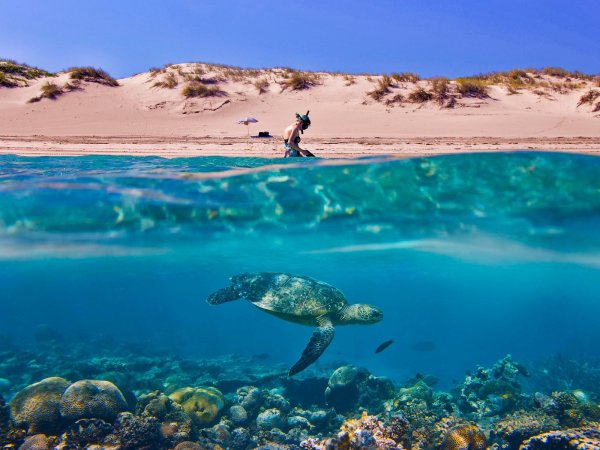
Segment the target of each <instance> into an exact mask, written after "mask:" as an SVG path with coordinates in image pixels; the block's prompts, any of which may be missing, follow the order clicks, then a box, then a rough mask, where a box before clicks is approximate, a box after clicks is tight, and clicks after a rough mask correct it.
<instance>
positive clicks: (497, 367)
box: [457, 355, 529, 420]
mask: <svg viewBox="0 0 600 450" xmlns="http://www.w3.org/2000/svg"><path fill="white" fill-rule="evenodd" d="M520 376H529V373H528V372H527V370H526V369H525V368H524V367H523V366H522V365H521V364H518V363H516V362H514V361H513V360H512V358H511V356H510V355H507V356H506V357H505V358H503V359H502V360H500V361H498V362H497V363H496V364H494V366H493V367H492V368H491V369H485V368H483V367H478V368H477V370H476V371H475V373H474V374H468V375H467V377H466V378H465V381H464V382H463V384H462V386H460V387H459V388H458V389H457V391H458V392H457V397H458V407H459V408H460V410H461V411H462V412H463V413H464V414H466V415H468V416H469V417H470V418H471V419H473V420H480V419H481V418H483V417H485V416H499V415H502V414H507V413H510V412H512V411H516V410H517V409H518V408H519V407H520V406H522V405H523V403H524V400H525V399H524V398H523V396H522V395H521V391H522V387H521V383H520V380H519V378H520Z"/></svg>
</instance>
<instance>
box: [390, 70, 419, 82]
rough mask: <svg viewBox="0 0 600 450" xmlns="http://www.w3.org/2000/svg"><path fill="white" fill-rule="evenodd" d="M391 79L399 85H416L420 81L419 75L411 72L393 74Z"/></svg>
mask: <svg viewBox="0 0 600 450" xmlns="http://www.w3.org/2000/svg"><path fill="white" fill-rule="evenodd" d="M392 78H393V79H394V80H395V81H398V82H399V83H416V82H417V81H419V80H420V79H421V77H420V76H419V75H417V74H416V73H411V72H403V73H393V74H392Z"/></svg>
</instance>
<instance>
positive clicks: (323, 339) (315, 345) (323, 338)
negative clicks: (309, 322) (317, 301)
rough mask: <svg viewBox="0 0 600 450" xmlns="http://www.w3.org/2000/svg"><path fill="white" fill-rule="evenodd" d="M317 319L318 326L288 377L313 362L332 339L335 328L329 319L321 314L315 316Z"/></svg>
mask: <svg viewBox="0 0 600 450" xmlns="http://www.w3.org/2000/svg"><path fill="white" fill-rule="evenodd" d="M317 321H318V322H319V328H317V329H316V330H315V332H314V333H313V335H312V336H311V337H310V341H308V345H307V346H306V348H305V349H304V351H303V352H302V356H301V357H300V359H299V360H298V362H297V363H296V364H294V366H293V367H292V368H291V369H290V372H289V376H290V377H291V376H292V375H295V374H297V373H299V372H302V371H303V370H304V369H306V368H307V367H308V366H310V365H311V364H312V363H314V362H315V361H316V360H317V359H318V358H319V356H321V355H322V354H323V352H324V351H325V349H326V348H327V347H328V346H329V344H331V341H332V340H333V335H334V334H335V328H333V324H332V323H331V319H330V318H329V317H327V316H322V317H319V318H317Z"/></svg>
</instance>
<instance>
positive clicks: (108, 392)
mask: <svg viewBox="0 0 600 450" xmlns="http://www.w3.org/2000/svg"><path fill="white" fill-rule="evenodd" d="M125 410H127V402H126V401H125V397H123V394H121V391H119V389H118V388H117V387H116V386H115V385H114V384H112V383H111V382H110V381H103V380H81V381H77V382H75V383H73V384H72V385H71V386H69V387H68V388H67V390H66V391H65V392H64V393H63V395H62V398H61V399H60V413H61V415H62V416H63V418H64V419H65V420H67V421H68V422H76V421H77V420H79V419H102V420H105V421H107V422H112V421H113V420H115V418H116V417H117V414H119V413H120V412H123V411H125Z"/></svg>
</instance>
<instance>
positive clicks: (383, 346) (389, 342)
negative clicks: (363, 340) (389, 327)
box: [375, 339, 394, 353]
mask: <svg viewBox="0 0 600 450" xmlns="http://www.w3.org/2000/svg"><path fill="white" fill-rule="evenodd" d="M393 343H394V340H393V339H390V340H389V341H385V342H382V343H381V344H379V347H377V348H376V349H375V353H381V352H382V351H384V350H385V349H386V348H388V347H389V346H390V345H392V344H393Z"/></svg>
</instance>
